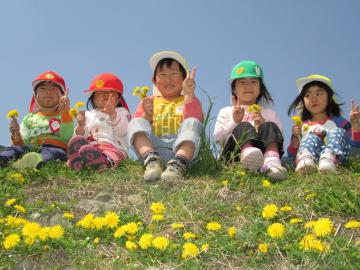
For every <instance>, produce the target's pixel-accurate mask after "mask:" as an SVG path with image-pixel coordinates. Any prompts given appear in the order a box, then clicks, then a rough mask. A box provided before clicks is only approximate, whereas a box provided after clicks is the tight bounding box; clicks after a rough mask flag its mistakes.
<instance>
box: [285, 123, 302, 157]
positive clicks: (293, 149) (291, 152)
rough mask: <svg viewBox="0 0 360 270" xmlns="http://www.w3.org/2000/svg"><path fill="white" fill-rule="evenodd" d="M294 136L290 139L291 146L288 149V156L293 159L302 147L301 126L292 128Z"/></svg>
mask: <svg viewBox="0 0 360 270" xmlns="http://www.w3.org/2000/svg"><path fill="white" fill-rule="evenodd" d="M291 131H292V134H291V139H290V144H289V146H288V148H287V153H288V156H289V157H291V158H295V157H296V154H297V151H298V149H299V146H300V139H299V138H300V135H301V126H296V125H295V126H293V127H292V130H291Z"/></svg>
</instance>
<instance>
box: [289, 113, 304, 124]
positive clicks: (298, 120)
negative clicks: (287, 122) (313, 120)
mask: <svg viewBox="0 0 360 270" xmlns="http://www.w3.org/2000/svg"><path fill="white" fill-rule="evenodd" d="M291 120H292V121H293V122H294V125H295V126H298V127H301V126H302V120H301V118H300V116H298V115H295V116H293V117H291Z"/></svg>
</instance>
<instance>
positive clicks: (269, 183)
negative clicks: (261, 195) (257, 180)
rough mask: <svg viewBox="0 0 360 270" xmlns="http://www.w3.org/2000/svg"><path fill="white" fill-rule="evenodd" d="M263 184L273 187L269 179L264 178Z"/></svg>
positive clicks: (266, 186) (265, 186)
mask: <svg viewBox="0 0 360 270" xmlns="http://www.w3.org/2000/svg"><path fill="white" fill-rule="evenodd" d="M262 186H263V187H264V188H271V182H270V181H269V180H267V179H264V180H263V181H262Z"/></svg>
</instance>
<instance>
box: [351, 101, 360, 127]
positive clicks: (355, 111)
mask: <svg viewBox="0 0 360 270" xmlns="http://www.w3.org/2000/svg"><path fill="white" fill-rule="evenodd" d="M349 119H350V123H351V127H352V129H353V130H357V131H359V130H360V122H359V121H360V111H359V105H357V104H356V102H355V100H351V112H350V117H349Z"/></svg>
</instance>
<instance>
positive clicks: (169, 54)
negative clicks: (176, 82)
mask: <svg viewBox="0 0 360 270" xmlns="http://www.w3.org/2000/svg"><path fill="white" fill-rule="evenodd" d="M165 58H171V59H174V60H176V61H178V62H179V63H180V64H181V65H182V66H183V68H184V69H185V70H186V72H187V73H189V64H188V62H187V61H186V59H185V58H184V57H183V56H182V55H180V54H179V53H177V52H174V51H162V52H158V53H155V54H153V55H152V56H151V57H150V60H149V64H150V67H151V69H152V71H154V70H155V68H156V66H157V64H158V63H159V62H160V61H161V60H162V59H165Z"/></svg>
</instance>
